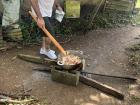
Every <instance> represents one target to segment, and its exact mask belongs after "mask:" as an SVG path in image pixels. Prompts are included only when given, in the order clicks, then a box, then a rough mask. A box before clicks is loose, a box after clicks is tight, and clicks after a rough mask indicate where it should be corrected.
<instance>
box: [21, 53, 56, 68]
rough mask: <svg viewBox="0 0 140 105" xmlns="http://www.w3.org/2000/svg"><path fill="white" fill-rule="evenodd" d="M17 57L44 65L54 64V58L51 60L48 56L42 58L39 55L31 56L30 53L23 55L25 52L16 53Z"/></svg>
mask: <svg viewBox="0 0 140 105" xmlns="http://www.w3.org/2000/svg"><path fill="white" fill-rule="evenodd" d="M18 57H19V58H20V59H22V60H25V61H28V62H33V63H38V64H46V65H56V60H51V59H48V58H42V57H39V56H32V55H25V54H18Z"/></svg>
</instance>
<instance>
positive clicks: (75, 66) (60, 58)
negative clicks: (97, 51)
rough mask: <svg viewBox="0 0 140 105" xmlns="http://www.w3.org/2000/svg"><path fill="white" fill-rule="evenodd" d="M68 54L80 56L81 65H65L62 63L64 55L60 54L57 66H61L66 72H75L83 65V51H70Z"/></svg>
mask: <svg viewBox="0 0 140 105" xmlns="http://www.w3.org/2000/svg"><path fill="white" fill-rule="evenodd" d="M66 52H69V53H70V54H73V55H75V56H78V57H80V59H81V62H80V63H79V64H75V65H65V64H63V63H62V57H63V56H64V55H63V54H62V53H60V54H59V55H58V61H57V64H58V65H59V66H61V67H62V68H63V69H64V70H66V71H69V70H74V69H76V68H77V67H79V66H80V65H81V64H82V59H83V52H82V51H76V50H68V51H66Z"/></svg>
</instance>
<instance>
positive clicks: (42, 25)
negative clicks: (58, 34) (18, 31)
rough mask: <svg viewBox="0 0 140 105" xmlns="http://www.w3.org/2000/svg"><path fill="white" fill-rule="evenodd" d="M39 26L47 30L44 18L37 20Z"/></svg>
mask: <svg viewBox="0 0 140 105" xmlns="http://www.w3.org/2000/svg"><path fill="white" fill-rule="evenodd" d="M37 25H38V27H39V28H45V22H44V19H43V18H38V19H37Z"/></svg>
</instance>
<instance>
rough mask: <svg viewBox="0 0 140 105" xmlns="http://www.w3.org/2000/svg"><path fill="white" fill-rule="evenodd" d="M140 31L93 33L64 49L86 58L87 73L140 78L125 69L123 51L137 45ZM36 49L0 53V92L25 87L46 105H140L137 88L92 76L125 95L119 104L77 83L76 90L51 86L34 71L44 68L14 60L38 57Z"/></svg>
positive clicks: (46, 77)
mask: <svg viewBox="0 0 140 105" xmlns="http://www.w3.org/2000/svg"><path fill="white" fill-rule="evenodd" d="M139 35H140V28H139V27H131V26H128V27H125V28H118V29H109V30H101V29H100V30H94V31H91V32H89V33H87V34H86V35H83V36H81V35H75V36H73V38H72V40H71V41H70V42H69V43H65V44H63V46H64V48H65V49H76V50H82V51H83V52H84V55H85V58H86V71H90V72H94V73H100V74H108V75H119V76H134V77H138V78H139V77H140V75H139V72H138V71H136V70H135V69H133V68H131V67H130V66H129V65H128V57H127V55H126V52H125V48H127V47H128V46H130V45H132V44H134V43H137V42H139V39H138V38H137V37H139ZM38 51H39V46H28V47H24V48H22V49H12V50H9V51H6V52H1V53H0V55H1V57H0V90H1V91H7V92H9V91H13V90H14V89H19V88H21V87H23V86H24V88H25V89H32V91H31V94H32V95H33V96H35V97H37V98H39V99H40V100H41V101H42V102H45V103H47V105H140V97H134V96H132V94H131V93H134V94H135V93H136V94H139V92H140V91H139V90H140V89H135V87H137V85H138V84H132V83H130V82H129V81H126V80H122V79H115V78H107V77H106V78H105V77H99V76H92V78H94V79H96V80H98V81H100V82H103V83H105V84H107V85H110V86H112V87H114V88H116V89H118V90H120V91H121V92H123V94H125V100H124V101H120V100H118V99H116V98H113V97H111V96H109V95H106V94H104V93H102V92H100V91H99V90H96V89H94V88H92V87H89V86H86V85H84V84H82V83H80V84H79V85H78V86H77V87H72V86H67V85H63V84H59V83H56V82H53V81H52V80H51V75H50V74H47V73H43V72H38V71H33V70H32V69H33V68H39V67H44V66H43V65H37V64H33V63H29V62H26V61H22V60H20V59H18V58H16V55H17V54H19V53H24V54H30V55H38Z"/></svg>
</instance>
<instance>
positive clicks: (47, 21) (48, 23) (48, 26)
mask: <svg viewBox="0 0 140 105" xmlns="http://www.w3.org/2000/svg"><path fill="white" fill-rule="evenodd" d="M43 19H44V21H45V27H46V29H47V30H48V31H49V32H50V34H51V35H53V36H55V31H54V28H53V25H52V20H51V18H50V17H43ZM39 30H40V34H41V36H42V37H47V36H46V35H45V33H44V32H43V31H42V29H39Z"/></svg>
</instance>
